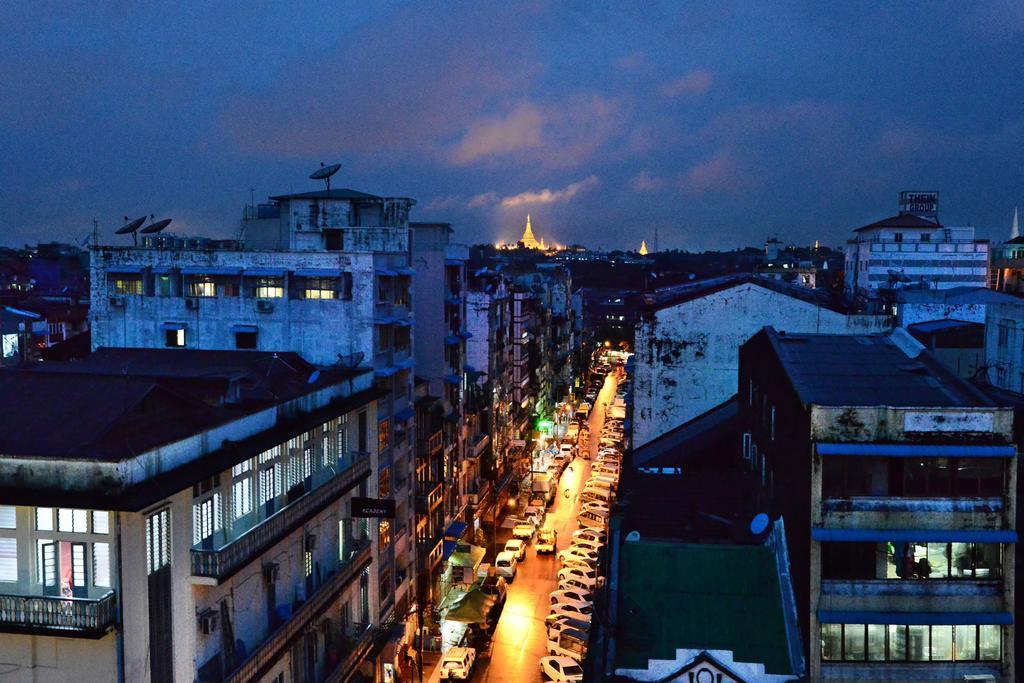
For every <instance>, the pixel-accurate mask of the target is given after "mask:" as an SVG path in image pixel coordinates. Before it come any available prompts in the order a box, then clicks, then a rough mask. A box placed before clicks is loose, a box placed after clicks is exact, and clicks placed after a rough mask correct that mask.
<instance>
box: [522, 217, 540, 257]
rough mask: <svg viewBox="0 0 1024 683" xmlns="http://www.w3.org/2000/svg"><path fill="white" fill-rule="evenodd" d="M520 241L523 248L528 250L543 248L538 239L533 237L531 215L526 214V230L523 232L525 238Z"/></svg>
mask: <svg viewBox="0 0 1024 683" xmlns="http://www.w3.org/2000/svg"><path fill="white" fill-rule="evenodd" d="M519 241H520V242H522V243H523V246H524V247H526V248H527V249H539V248H541V245H540V243H539V242H538V241H537V238H536V237H534V236H533V227H532V226H531V225H530V214H526V230H524V231H523V236H522V237H520V238H519Z"/></svg>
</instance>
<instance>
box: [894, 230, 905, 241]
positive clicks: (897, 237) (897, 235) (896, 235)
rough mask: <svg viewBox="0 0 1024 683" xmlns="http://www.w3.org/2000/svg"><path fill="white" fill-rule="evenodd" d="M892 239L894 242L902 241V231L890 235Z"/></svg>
mask: <svg viewBox="0 0 1024 683" xmlns="http://www.w3.org/2000/svg"><path fill="white" fill-rule="evenodd" d="M892 239H893V241H894V242H902V241H903V233H902V232H897V233H894V234H893V236H892Z"/></svg>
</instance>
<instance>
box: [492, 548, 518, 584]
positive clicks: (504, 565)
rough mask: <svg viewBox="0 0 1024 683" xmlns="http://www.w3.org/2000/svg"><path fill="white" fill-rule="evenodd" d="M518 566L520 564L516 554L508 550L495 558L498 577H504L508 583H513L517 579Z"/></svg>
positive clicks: (495, 569)
mask: <svg viewBox="0 0 1024 683" xmlns="http://www.w3.org/2000/svg"><path fill="white" fill-rule="evenodd" d="M518 565H519V562H518V561H517V560H516V556H515V554H514V553H511V552H509V551H508V550H503V551H502V552H500V553H498V556H497V557H495V558H494V571H495V573H496V574H497V575H498V576H502V577H504V578H505V579H506V580H508V581H512V580H513V579H515V578H516V567H517V566H518Z"/></svg>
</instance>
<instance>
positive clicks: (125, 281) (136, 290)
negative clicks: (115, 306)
mask: <svg viewBox="0 0 1024 683" xmlns="http://www.w3.org/2000/svg"><path fill="white" fill-rule="evenodd" d="M113 293H114V294H126V295H127V294H142V278H137V277H119V278H115V279H114V286H113Z"/></svg>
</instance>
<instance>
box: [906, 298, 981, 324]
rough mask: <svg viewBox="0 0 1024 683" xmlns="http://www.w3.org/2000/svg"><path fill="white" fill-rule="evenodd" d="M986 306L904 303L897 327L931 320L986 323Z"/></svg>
mask: <svg viewBox="0 0 1024 683" xmlns="http://www.w3.org/2000/svg"><path fill="white" fill-rule="evenodd" d="M985 309H986V305H985V304H955V305H954V304H923V303H903V304H899V307H898V308H897V310H896V320H897V325H899V326H900V327H906V326H907V325H914V324H916V323H925V322H928V321H930V320H963V321H965V322H969V323H984V322H985Z"/></svg>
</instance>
